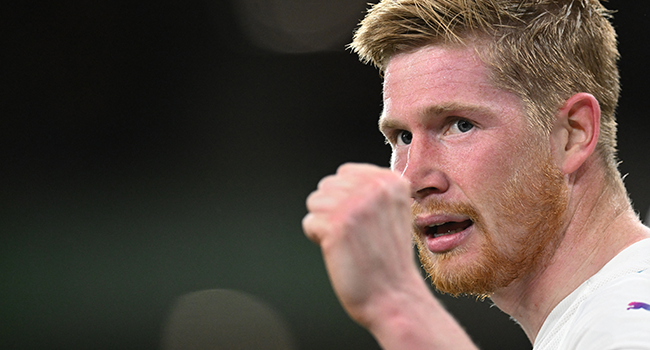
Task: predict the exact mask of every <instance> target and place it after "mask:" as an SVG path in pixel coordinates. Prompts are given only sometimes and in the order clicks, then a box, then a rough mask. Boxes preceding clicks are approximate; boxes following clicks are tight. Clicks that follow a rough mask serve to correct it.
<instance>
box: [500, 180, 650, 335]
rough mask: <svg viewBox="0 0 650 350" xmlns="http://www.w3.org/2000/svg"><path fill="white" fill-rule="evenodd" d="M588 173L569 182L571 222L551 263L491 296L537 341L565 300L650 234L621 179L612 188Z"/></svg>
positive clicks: (568, 217) (569, 213) (565, 229)
mask: <svg viewBox="0 0 650 350" xmlns="http://www.w3.org/2000/svg"><path fill="white" fill-rule="evenodd" d="M587 173H589V172H585V173H583V174H582V177H581V178H580V179H575V181H573V183H571V184H570V191H571V194H570V196H571V197H570V202H569V208H568V211H567V213H568V216H567V221H568V222H567V225H566V226H565V228H564V236H563V238H562V241H561V243H560V245H559V246H558V247H557V249H556V251H555V252H554V254H553V256H552V257H551V258H550V260H549V261H548V263H547V264H544V265H543V266H540V267H539V268H538V269H537V270H536V271H533V272H531V273H530V274H528V275H526V276H523V277H522V278H520V279H518V280H516V281H515V282H513V283H511V284H510V285H509V286H507V287H505V288H502V289H500V290H498V291H496V292H495V293H494V294H493V295H492V300H493V301H494V303H495V304H496V305H497V306H498V307H499V308H500V309H501V310H503V311H504V312H506V313H508V314H509V315H510V316H512V317H513V318H515V319H516V320H517V321H518V322H519V324H520V325H521V327H522V328H523V330H524V332H525V333H526V335H527V336H528V338H529V339H530V341H531V342H532V343H534V341H535V338H536V337H537V334H538V332H539V330H540V328H541V327H542V324H543V323H544V320H545V319H546V317H547V316H548V315H549V313H550V312H551V311H552V310H553V308H555V306H557V304H558V303H559V302H560V301H562V299H564V298H565V297H566V296H568V295H569V294H570V293H571V292H573V291H574V290H575V289H576V288H577V287H578V286H580V285H581V284H582V283H583V282H585V281H586V280H587V279H589V278H590V277H591V276H593V275H594V274H595V273H597V272H598V271H599V270H600V269H601V268H602V267H603V266H605V264H607V263H608V262H609V261H610V260H611V259H612V258H614V257H615V256H616V255H617V254H618V253H620V252H621V251H622V250H623V249H625V248H627V247H628V246H630V245H631V244H633V243H635V242H638V241H640V240H642V239H644V238H648V237H650V230H649V229H648V228H647V227H645V226H644V225H643V224H642V223H641V222H640V220H639V219H638V218H637V216H636V215H635V213H634V211H633V209H632V207H631V205H630V203H629V201H628V199H627V195H626V192H625V189H624V187H623V184H622V182H620V183H619V185H614V186H612V184H611V183H608V182H607V181H605V180H604V177H603V175H602V173H598V174H597V175H591V177H596V178H590V179H587V178H585V177H587V176H588V175H585V174H587ZM592 174H593V172H592ZM595 183H596V184H600V186H594V184H595ZM583 184H584V185H583Z"/></svg>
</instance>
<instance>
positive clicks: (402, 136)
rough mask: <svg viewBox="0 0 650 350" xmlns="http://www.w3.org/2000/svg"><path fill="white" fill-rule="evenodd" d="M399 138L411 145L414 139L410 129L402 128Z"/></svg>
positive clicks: (400, 140)
mask: <svg viewBox="0 0 650 350" xmlns="http://www.w3.org/2000/svg"><path fill="white" fill-rule="evenodd" d="M397 138H398V141H399V142H401V143H403V144H405V145H410V144H411V141H413V134H412V133H411V132H410V131H406V130H402V131H400V132H399V134H398V135H397Z"/></svg>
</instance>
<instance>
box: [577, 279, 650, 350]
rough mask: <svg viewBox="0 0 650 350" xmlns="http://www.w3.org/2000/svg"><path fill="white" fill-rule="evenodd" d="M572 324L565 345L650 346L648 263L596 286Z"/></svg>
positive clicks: (632, 347)
mask: <svg viewBox="0 0 650 350" xmlns="http://www.w3.org/2000/svg"><path fill="white" fill-rule="evenodd" d="M572 328H573V329H572V330H571V331H570V332H569V337H570V338H571V339H572V340H571V341H570V343H572V344H568V345H569V346H568V349H650V267H646V268H644V269H642V270H638V271H635V272H631V273H627V274H625V275H623V276H619V277H618V278H616V279H614V280H611V281H608V282H607V283H606V284H605V285H602V286H600V287H599V288H596V289H595V290H594V291H593V293H592V294H591V295H589V296H588V297H587V298H586V299H585V300H584V302H583V303H582V305H580V307H579V309H578V310H577V313H576V318H575V322H574V323H573V327H572Z"/></svg>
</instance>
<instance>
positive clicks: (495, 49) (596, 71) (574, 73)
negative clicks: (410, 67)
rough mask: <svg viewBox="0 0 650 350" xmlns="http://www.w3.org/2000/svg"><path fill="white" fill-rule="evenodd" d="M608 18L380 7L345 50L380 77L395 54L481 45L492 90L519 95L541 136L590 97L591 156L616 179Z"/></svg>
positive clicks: (423, 4) (587, 7)
mask: <svg viewBox="0 0 650 350" xmlns="http://www.w3.org/2000/svg"><path fill="white" fill-rule="evenodd" d="M610 18H611V12H610V11H608V10H607V9H606V8H605V7H604V6H603V5H602V4H601V3H600V1H598V0H555V1H551V0H383V1H381V2H379V3H378V4H376V5H374V6H373V7H371V8H370V9H369V10H368V13H367V15H366V17H365V18H364V19H363V21H362V22H361V24H360V26H359V28H358V29H357V31H356V32H355V35H354V39H353V42H352V43H351V44H350V47H351V48H352V50H353V51H354V52H356V53H357V54H358V55H359V57H360V59H361V61H363V62H364V63H372V64H374V65H375V66H377V67H378V68H379V69H380V71H382V72H383V70H384V69H385V68H386V64H387V63H388V60H389V59H390V58H391V57H392V56H393V55H395V54H396V53H400V52H408V51H412V50H415V49H418V48H421V47H423V46H427V45H436V44H465V43H466V41H467V40H472V41H474V39H478V42H480V43H481V45H480V46H481V50H480V51H481V52H480V54H481V57H482V58H483V59H484V61H485V62H486V64H487V65H488V66H489V67H490V68H491V73H492V79H493V81H494V83H495V84H496V85H497V86H499V87H501V88H504V89H507V90H509V91H512V92H514V93H515V94H517V95H518V96H519V97H520V98H521V99H522V101H523V102H524V104H525V106H526V108H527V112H528V114H529V117H530V120H531V122H532V124H533V125H534V126H537V127H538V128H539V129H541V130H543V131H546V132H550V129H551V126H552V124H553V120H554V117H555V113H556V112H557V110H558V108H559V107H561V106H562V105H563V104H564V102H565V101H566V100H567V99H568V98H569V97H571V96H572V95H573V94H575V93H578V92H587V93H590V94H592V95H594V96H595V98H596V99H597V100H598V102H599V104H600V106H601V111H602V114H601V131H600V138H599V140H598V145H597V148H596V149H597V152H599V153H600V156H601V157H602V159H603V160H604V161H605V163H606V164H607V170H608V173H609V175H614V174H616V175H618V170H617V160H616V119H615V110H616V106H617V104H618V97H619V92H620V85H619V73H618V67H617V61H618V59H619V53H618V49H617V43H616V32H615V30H614V28H613V27H612V25H611V23H610V22H609V20H610Z"/></svg>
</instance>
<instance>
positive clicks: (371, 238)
mask: <svg viewBox="0 0 650 350" xmlns="http://www.w3.org/2000/svg"><path fill="white" fill-rule="evenodd" d="M409 193H410V188H409V184H408V182H406V181H405V180H403V179H401V178H400V177H399V175H397V174H395V173H394V172H392V171H390V170H389V169H385V168H379V167H377V166H373V165H367V164H346V165H343V166H341V167H340V168H339V169H338V171H337V174H336V175H332V176H328V177H325V178H324V179H323V180H321V182H320V183H319V184H318V189H317V190H316V191H315V192H313V193H312V194H311V195H310V196H309V197H308V199H307V208H308V210H309V214H307V216H305V218H304V219H303V229H304V231H305V234H306V235H307V237H309V238H310V239H311V240H312V241H314V242H316V243H318V244H320V246H321V249H322V252H323V258H324V260H325V264H326V267H327V271H328V273H329V277H330V280H331V282H332V286H333V287H334V290H335V292H336V294H337V296H338V298H339V300H340V301H341V304H342V305H343V307H344V308H345V309H346V311H347V312H348V313H349V314H350V316H351V317H352V318H353V319H355V320H357V322H359V323H361V324H362V325H364V326H366V327H367V326H368V325H369V323H370V322H372V318H373V316H372V315H373V312H376V309H377V307H376V306H377V304H378V303H381V301H380V300H385V299H387V298H390V297H388V295H390V294H392V293H395V292H396V291H397V292H399V291H400V290H404V289H407V288H409V287H412V284H413V281H417V282H416V283H418V284H419V285H418V287H421V286H423V285H424V283H422V278H421V277H420V275H419V272H418V269H417V267H416V265H415V263H414V252H413V249H412V243H411V242H412V241H411V218H410V210H409V208H410V202H411V199H410V195H409ZM409 284H411V286H409Z"/></svg>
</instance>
